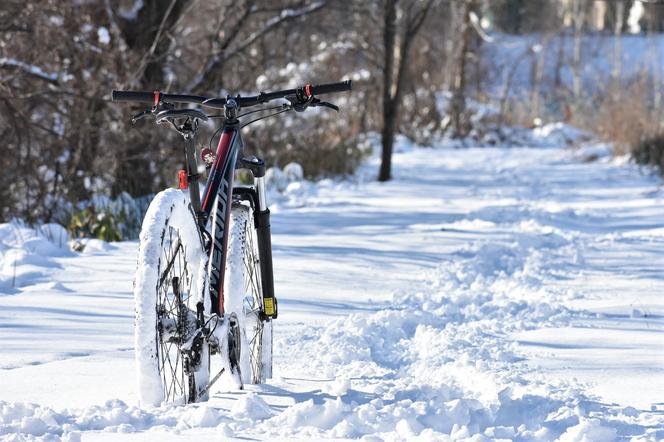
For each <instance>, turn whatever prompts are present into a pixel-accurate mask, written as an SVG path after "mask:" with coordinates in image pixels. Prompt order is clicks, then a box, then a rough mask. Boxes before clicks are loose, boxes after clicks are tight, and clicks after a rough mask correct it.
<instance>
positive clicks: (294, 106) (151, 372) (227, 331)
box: [112, 81, 351, 405]
mask: <svg viewBox="0 0 664 442" xmlns="http://www.w3.org/2000/svg"><path fill="white" fill-rule="evenodd" d="M350 89H351V82H350V81H344V82H340V83H331V84H324V85H305V86H302V87H298V88H295V89H286V90H280V91H275V92H261V93H259V94H258V95H253V96H240V95H237V96H230V95H229V96H227V97H225V98H209V97H204V96H197V95H185V94H172V93H163V92H161V91H159V90H155V91H153V92H141V91H113V93H112V99H113V101H122V102H135V103H151V104H152V106H151V108H150V109H146V110H143V111H141V112H140V113H138V114H136V115H134V117H133V118H132V121H133V122H136V121H138V120H140V119H143V118H153V119H154V120H155V121H156V123H157V124H164V125H167V126H168V127H169V128H171V129H173V130H175V131H176V132H177V133H179V134H180V135H181V136H182V138H183V140H184V169H182V170H180V171H179V173H178V181H179V184H178V188H177V189H167V190H165V191H162V192H160V193H159V194H157V195H156V196H155V198H154V199H153V201H152V202H151V204H150V206H149V208H148V210H147V212H146V215H145V218H144V220H143V225H142V228H141V234H140V238H139V239H140V242H139V252H138V263H137V270H136V277H135V280H134V301H135V309H136V321H135V348H136V361H137V367H138V387H139V397H140V402H141V404H146V405H149V404H152V405H158V404H160V403H163V402H175V403H191V402H197V401H201V400H206V399H207V398H208V396H209V393H210V389H211V387H212V385H213V384H214V383H215V382H217V380H219V379H220V378H221V377H222V375H224V374H226V375H225V378H227V379H228V380H229V382H231V385H235V386H237V387H238V388H240V389H241V388H243V386H244V384H246V383H254V384H258V383H263V382H265V381H266V380H267V379H269V378H271V376H272V325H273V321H274V320H275V319H276V318H277V314H278V305H277V298H276V297H275V293H274V281H273V271H272V246H271V233H270V210H269V209H268V205H267V200H266V189H265V162H264V161H263V160H262V159H260V158H258V157H256V156H255V155H251V156H245V155H244V152H243V142H242V136H241V129H242V128H243V127H245V126H247V125H249V124H251V123H254V122H256V121H259V120H262V119H264V118H268V117H271V116H275V115H279V114H282V113H285V112H289V111H297V112H302V111H305V110H306V109H308V108H309V107H318V106H323V107H327V108H330V109H333V110H336V111H338V110H339V108H338V107H337V106H335V105H334V104H332V103H329V102H325V101H321V100H320V99H319V98H317V96H319V95H322V94H330V93H334V92H343V91H348V90H350ZM278 99H284V100H285V102H282V103H281V104H280V105H278V106H273V107H265V106H263V107H259V108H258V109H253V110H244V109H247V108H252V107H257V106H261V105H265V104H267V103H269V102H270V101H273V100H278ZM182 103H184V104H190V105H191V104H194V105H198V106H200V107H204V108H209V109H218V110H221V111H223V112H222V113H220V114H219V115H209V114H207V113H205V112H204V111H203V110H201V109H200V108H199V107H197V108H177V107H176V105H177V104H182ZM261 112H271V113H269V114H265V113H263V114H260V113H261ZM257 113H259V116H258V117H257V118H256V117H254V118H253V119H250V120H249V121H245V120H246V118H245V117H247V116H249V115H255V114H257ZM215 119H219V120H221V125H220V127H219V129H218V131H217V133H220V137H219V142H218V145H217V149H216V151H212V150H211V149H202V150H201V152H200V157H201V159H202V162H203V164H204V165H205V169H206V170H207V181H206V183H205V187H204V191H203V193H202V195H201V193H200V188H199V180H201V175H200V173H202V171H203V167H201V169H200V170H201V172H200V173H199V161H198V159H197V157H198V155H197V149H196V144H195V143H196V141H195V140H196V132H197V130H198V128H199V124H200V123H201V122H205V121H208V120H215ZM217 133H215V135H213V137H212V138H213V139H214V137H215V136H216V134H217ZM210 145H212V139H211V140H210ZM236 169H247V170H249V171H250V172H251V174H252V175H253V181H254V183H253V185H250V186H242V185H237V184H236V183H235V181H234V175H235V170H236ZM215 354H218V355H221V357H220V358H215V359H212V358H211V356H213V355H215ZM215 365H216V367H215ZM213 367H214V370H212V368H213ZM210 373H215V375H214V376H213V377H212V378H210Z"/></svg>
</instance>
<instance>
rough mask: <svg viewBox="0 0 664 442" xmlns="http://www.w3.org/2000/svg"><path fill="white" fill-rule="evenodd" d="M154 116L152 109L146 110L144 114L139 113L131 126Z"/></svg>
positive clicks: (134, 117) (132, 120) (132, 119)
mask: <svg viewBox="0 0 664 442" xmlns="http://www.w3.org/2000/svg"><path fill="white" fill-rule="evenodd" d="M151 115H152V109H150V110H144V111H142V112H139V113H137V114H136V115H134V116H133V117H131V124H136V122H137V121H138V120H142V119H143V118H145V117H148V116H151Z"/></svg>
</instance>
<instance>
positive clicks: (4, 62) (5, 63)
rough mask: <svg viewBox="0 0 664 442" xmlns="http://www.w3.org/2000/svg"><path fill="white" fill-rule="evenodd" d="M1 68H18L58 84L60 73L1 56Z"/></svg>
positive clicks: (32, 75)
mask: <svg viewBox="0 0 664 442" xmlns="http://www.w3.org/2000/svg"><path fill="white" fill-rule="evenodd" d="M0 69H7V70H18V71H20V72H22V73H24V74H26V75H29V76H31V77H34V78H38V79H40V80H43V81H46V82H48V83H51V84H53V85H56V86H57V85H58V74H57V73H50V72H46V71H44V70H43V69H42V68H40V67H38V66H34V65H31V64H27V63H24V62H22V61H18V60H16V59H13V58H6V57H2V58H0Z"/></svg>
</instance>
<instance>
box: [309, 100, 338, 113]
mask: <svg viewBox="0 0 664 442" xmlns="http://www.w3.org/2000/svg"><path fill="white" fill-rule="evenodd" d="M311 105H312V106H317V107H321V106H322V107H327V108H328V109H332V110H333V111H337V112H339V106H337V105H336V104H332V103H330V102H327V101H320V100H319V101H317V102H315V103H312V104H311Z"/></svg>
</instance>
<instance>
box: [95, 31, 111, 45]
mask: <svg viewBox="0 0 664 442" xmlns="http://www.w3.org/2000/svg"><path fill="white" fill-rule="evenodd" d="M97 40H99V43H101V44H103V45H107V44H109V43H110V42H111V34H110V33H109V32H108V29H106V28H105V27H103V26H102V27H100V28H99V29H97Z"/></svg>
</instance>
